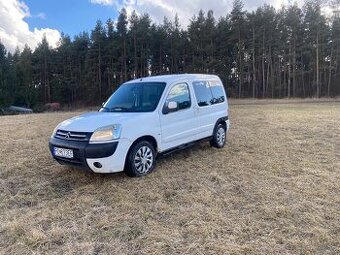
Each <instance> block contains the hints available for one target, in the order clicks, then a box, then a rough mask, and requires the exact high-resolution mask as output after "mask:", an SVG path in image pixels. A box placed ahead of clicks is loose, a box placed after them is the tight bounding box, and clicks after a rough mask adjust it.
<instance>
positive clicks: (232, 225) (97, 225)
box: [0, 102, 340, 254]
mask: <svg viewBox="0 0 340 255" xmlns="http://www.w3.org/2000/svg"><path fill="white" fill-rule="evenodd" d="M230 108H231V110H230V119H231V123H232V129H231V131H230V133H229V135H228V144H227V146H226V147H225V148H224V149H222V150H218V149H214V148H210V147H209V144H208V143H202V144H200V145H197V146H194V147H192V148H191V149H188V150H185V151H182V152H178V153H175V154H172V155H170V156H168V157H163V158H160V159H159V161H158V164H157V168H156V170H155V171H154V172H153V173H152V174H151V175H149V176H146V177H143V178H128V177H126V176H125V175H124V174H112V175H94V174H89V173H85V172H83V171H81V170H76V169H69V168H67V167H64V166H60V165H58V164H57V163H56V162H54V161H53V160H52V159H51V156H50V155H49V151H48V146H47V141H48V137H49V136H50V134H51V132H52V130H53V128H54V127H55V126H56V124H57V123H58V122H60V121H62V120H64V119H66V118H69V117H71V116H74V115H76V114H79V113H77V112H69V113H47V114H33V115H20V116H5V117H0V254H47V253H49V254H340V102H302V103H301V102H300V103H299V102H292V103H285V104H276V103H275V102H271V103H268V104H251V103H247V104H233V105H231V106H230Z"/></svg>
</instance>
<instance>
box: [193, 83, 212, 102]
mask: <svg viewBox="0 0 340 255" xmlns="http://www.w3.org/2000/svg"><path fill="white" fill-rule="evenodd" d="M192 85H193V87H194V91H195V95H196V99H197V104H198V106H208V105H211V104H212V103H213V95H212V93H211V90H210V87H209V83H208V82H207V81H194V82H193V83H192Z"/></svg>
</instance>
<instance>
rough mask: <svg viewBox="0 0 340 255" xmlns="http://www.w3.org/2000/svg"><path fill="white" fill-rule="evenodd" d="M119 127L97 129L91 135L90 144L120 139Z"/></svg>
mask: <svg viewBox="0 0 340 255" xmlns="http://www.w3.org/2000/svg"><path fill="white" fill-rule="evenodd" d="M121 131H122V128H121V125H113V126H107V127H101V128H98V129H97V130H96V131H94V133H93V134H92V136H91V138H90V143H107V142H111V141H113V140H117V139H119V138H120V133H121Z"/></svg>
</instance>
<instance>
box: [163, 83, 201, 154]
mask: <svg viewBox="0 0 340 255" xmlns="http://www.w3.org/2000/svg"><path fill="white" fill-rule="evenodd" d="M191 98H192V97H191V91H190V88H189V85H188V84H187V83H184V82H182V83H177V84H175V85H173V86H172V87H171V88H170V90H169V92H168V95H167V97H166V99H165V102H164V107H167V104H168V103H169V102H176V103H177V105H178V107H177V110H175V111H171V112H167V111H162V112H160V122H161V137H162V138H161V139H162V146H161V147H162V148H161V149H162V151H164V150H167V149H171V148H174V147H177V146H179V145H182V144H185V143H188V142H191V141H192V140H193V139H194V136H195V135H196V127H195V124H196V121H195V112H194V109H193V106H192V105H193V104H192V102H191Z"/></svg>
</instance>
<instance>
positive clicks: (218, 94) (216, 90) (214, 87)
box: [209, 81, 225, 104]
mask: <svg viewBox="0 0 340 255" xmlns="http://www.w3.org/2000/svg"><path fill="white" fill-rule="evenodd" d="M209 83H210V88H211V92H212V95H213V97H214V98H213V103H214V104H218V103H223V102H224V101H225V96H224V88H223V85H222V84H221V82H219V81H210V82H209Z"/></svg>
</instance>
